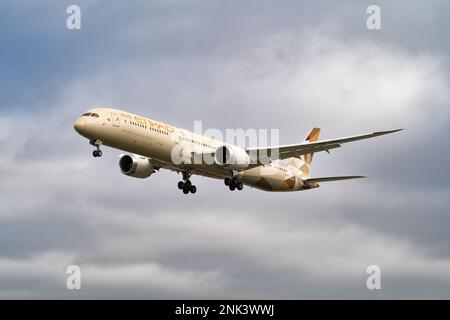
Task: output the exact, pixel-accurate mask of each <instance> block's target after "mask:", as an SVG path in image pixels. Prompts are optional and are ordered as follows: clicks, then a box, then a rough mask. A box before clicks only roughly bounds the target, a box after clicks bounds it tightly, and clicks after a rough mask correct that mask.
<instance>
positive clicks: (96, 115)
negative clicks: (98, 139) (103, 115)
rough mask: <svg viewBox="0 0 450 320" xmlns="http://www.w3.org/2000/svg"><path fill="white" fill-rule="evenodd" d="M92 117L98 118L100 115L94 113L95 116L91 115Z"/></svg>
mask: <svg viewBox="0 0 450 320" xmlns="http://www.w3.org/2000/svg"><path fill="white" fill-rule="evenodd" d="M91 117H96V118H98V117H99V115H98V114H97V113H93V114H91Z"/></svg>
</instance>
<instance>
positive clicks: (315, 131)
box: [300, 128, 320, 164]
mask: <svg viewBox="0 0 450 320" xmlns="http://www.w3.org/2000/svg"><path fill="white" fill-rule="evenodd" d="M319 135H320V128H312V129H311V131H310V132H309V134H308V135H307V136H306V138H305V141H309V142H313V141H317V140H318V139H319ZM300 158H301V159H302V160H303V161H305V162H306V163H307V164H311V163H312V159H313V153H308V154H306V155H304V156H301V157H300Z"/></svg>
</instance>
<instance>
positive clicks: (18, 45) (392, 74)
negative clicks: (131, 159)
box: [0, 0, 450, 299]
mask: <svg viewBox="0 0 450 320" xmlns="http://www.w3.org/2000/svg"><path fill="white" fill-rule="evenodd" d="M73 3H76V4H78V5H79V6H80V7H81V12H82V20H81V27H82V28H81V30H68V29H67V28H66V19H67V17H68V15H67V14H66V8H67V6H68V5H70V4H73ZM370 4H377V5H379V6H380V8H381V23H382V29H381V30H374V31H370V30H368V29H367V28H366V19H367V16H368V15H367V14H366V9H367V7H368V5H370ZM449 29H450V2H448V1H447V0H442V1H437V0H436V1H361V0H358V1H356V0H355V1H339V5H338V4H337V3H336V1H331V0H330V1H298V0H297V1H264V0H252V1H234V0H231V1H229V0H227V1H186V0H183V1H172V0H160V1H119V0H117V1H105V0H104V1H100V0H91V1H87V0H86V1H81V0H79V1H61V0H58V1H56V0H55V1H46V0H41V1H31V0H21V1H13V0H10V1H9V0H5V1H2V2H1V4H0V40H1V50H0V97H1V99H0V148H1V153H0V174H1V178H0V194H1V195H0V298H69V299H70V298H287V299H303V298H306V299H308V298H369V299H372V298H373V299H378V298H447V299H448V298H450V232H449V231H450V230H449V229H450V213H449V209H448V208H449V204H450V197H449V196H450V192H449V191H450V174H449V170H448V164H449V163H450V150H449V144H448V137H449V134H450V130H449V127H450V126H449V125H450V121H449V108H450V65H449V58H450V41H449V35H448V30H449ZM92 106H108V107H117V108H121V109H125V110H127V111H130V112H133V113H138V114H142V115H143V116H146V117H149V118H153V119H158V120H161V121H164V122H167V123H170V124H173V125H175V126H179V127H183V128H186V129H188V130H192V129H193V125H194V121H195V120H203V126H204V128H219V129H226V128H244V129H248V128H255V129H272V128H274V129H280V142H281V143H295V142H299V141H301V140H302V139H303V138H304V136H305V135H306V134H307V132H308V130H309V129H310V128H311V127H314V126H319V127H321V128H322V132H321V138H324V139H329V138H336V137H341V136H347V135H353V134H359V133H366V132H370V131H376V130H385V129H396V128H405V130H404V131H402V132H400V133H396V134H394V135H390V136H384V137H379V138H375V139H373V140H368V141H364V142H355V143H353V144H350V145H345V146H344V147H343V148H340V149H337V150H332V151H331V154H327V153H320V154H317V155H316V156H315V158H314V162H313V167H312V170H311V175H312V176H316V177H319V176H330V175H347V174H362V175H367V176H368V179H366V180H357V181H348V182H345V181H343V182H335V183H329V184H323V185H322V186H321V188H319V189H315V190H310V191H306V192H294V193H267V192H263V191H259V190H252V189H250V188H248V187H246V188H244V190H243V191H241V192H230V191H229V190H228V189H227V188H226V187H225V186H224V185H223V182H222V181H218V180H208V179H206V178H202V177H193V178H192V181H193V182H194V183H195V184H196V185H197V188H198V192H197V193H196V194H195V195H189V196H186V195H183V194H182V193H181V192H180V191H179V190H178V189H177V186H176V184H177V181H179V180H180V176H178V175H177V174H176V173H172V172H169V171H161V172H159V173H157V174H155V175H152V176H151V177H150V178H149V179H147V180H137V179H133V178H129V177H126V176H124V175H122V174H121V173H120V171H119V168H118V154H120V153H121V152H120V151H119V150H114V149H110V148H104V149H103V154H104V156H103V157H102V158H95V159H94V158H93V157H92V154H91V152H92V147H91V146H89V144H88V142H87V141H86V140H85V139H84V138H82V137H81V136H79V135H78V134H77V133H76V132H75V131H74V130H73V122H74V121H75V119H76V118H77V117H78V116H79V115H81V114H82V113H83V112H84V111H85V110H87V109H89V108H90V107H92ZM71 264H76V265H79V266H80V267H81V271H82V290H80V291H69V290H67V289H66V286H65V285H66V277H67V275H66V273H65V272H66V268H67V266H68V265H71ZM373 264H375V265H378V266H380V268H381V274H382V278H381V285H382V289H381V290H368V289H367V287H366V279H367V277H368V275H367V274H366V268H367V267H368V266H369V265H373Z"/></svg>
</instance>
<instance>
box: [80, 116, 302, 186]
mask: <svg viewBox="0 0 450 320" xmlns="http://www.w3.org/2000/svg"><path fill="white" fill-rule="evenodd" d="M88 114H89V115H88ZM74 128H75V130H76V131H77V132H78V133H79V134H80V135H82V136H84V137H85V138H87V139H89V140H90V141H91V143H97V144H99V145H106V146H109V147H112V148H116V149H120V150H123V151H126V152H129V153H132V154H136V155H140V156H143V157H146V158H149V159H150V161H151V162H152V163H153V166H154V167H155V168H157V169H159V168H165V169H170V170H173V171H177V172H190V173H191V174H198V175H203V176H207V177H212V178H217V179H225V178H227V177H234V176H236V177H238V178H239V180H240V181H242V183H243V184H246V185H249V186H252V187H256V188H259V189H263V190H267V191H295V190H302V189H306V186H304V183H303V181H304V179H305V178H306V177H307V176H308V172H305V171H302V170H300V169H299V164H298V161H301V160H300V159H295V161H294V160H289V159H285V160H277V161H273V162H272V163H270V164H267V165H261V166H256V167H252V168H250V169H246V170H239V171H236V170H229V169H227V168H224V167H221V166H219V165H202V164H199V165H189V164H184V163H183V164H177V163H174V161H173V155H172V152H173V150H174V148H177V147H178V148H179V147H180V146H183V148H184V149H186V148H187V149H188V151H192V152H194V151H195V152H196V153H205V154H208V153H209V154H211V153H214V152H215V151H216V150H217V149H218V148H219V147H221V146H223V145H224V142H222V141H220V140H216V139H212V138H209V137H205V136H202V135H198V134H195V133H193V132H190V131H187V130H184V129H180V128H176V127H174V126H170V125H168V124H165V123H162V122H159V121H155V120H151V119H148V118H144V117H141V116H138V115H134V114H131V113H128V112H126V111H121V110H117V109H110V108H95V109H91V110H88V111H87V112H86V113H85V114H84V115H83V116H81V117H80V118H78V119H77V120H76V122H75V125H74Z"/></svg>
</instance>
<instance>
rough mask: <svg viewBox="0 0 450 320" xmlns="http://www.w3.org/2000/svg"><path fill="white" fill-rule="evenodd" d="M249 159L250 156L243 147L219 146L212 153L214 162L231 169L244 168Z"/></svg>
mask: <svg viewBox="0 0 450 320" xmlns="http://www.w3.org/2000/svg"><path fill="white" fill-rule="evenodd" d="M250 160H251V159H250V156H249V155H248V154H247V152H245V150H244V149H242V148H239V147H234V146H226V145H224V146H221V147H219V148H217V150H216V152H215V154H214V161H215V162H216V164H218V165H219V166H222V167H224V168H227V169H231V170H244V169H246V168H247V167H248V165H249V164H250Z"/></svg>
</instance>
